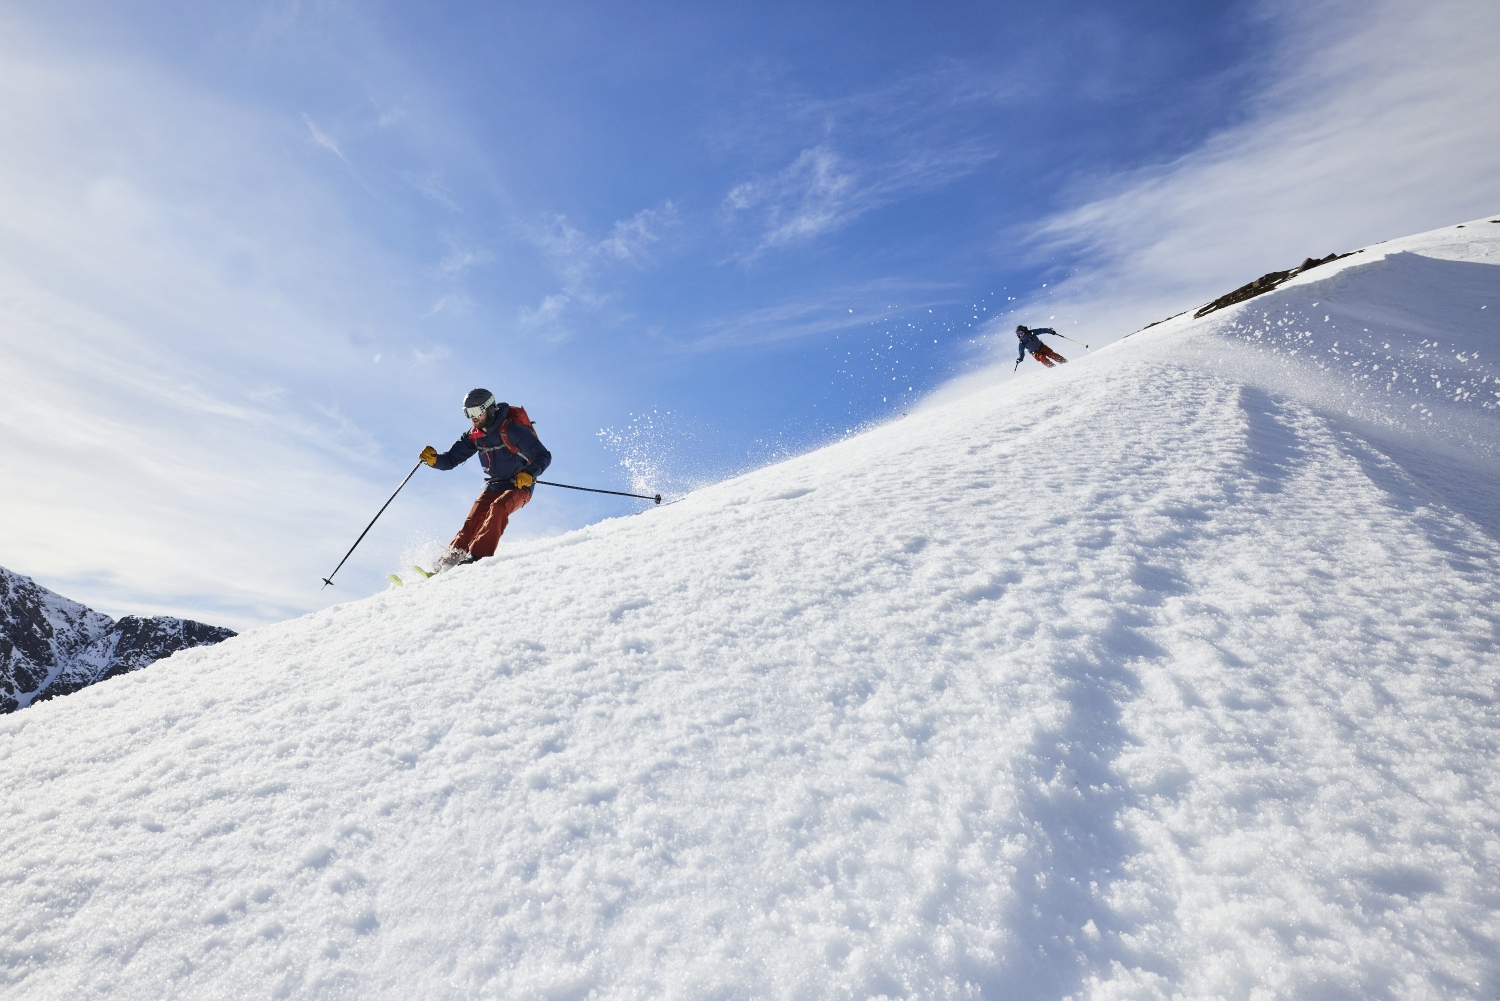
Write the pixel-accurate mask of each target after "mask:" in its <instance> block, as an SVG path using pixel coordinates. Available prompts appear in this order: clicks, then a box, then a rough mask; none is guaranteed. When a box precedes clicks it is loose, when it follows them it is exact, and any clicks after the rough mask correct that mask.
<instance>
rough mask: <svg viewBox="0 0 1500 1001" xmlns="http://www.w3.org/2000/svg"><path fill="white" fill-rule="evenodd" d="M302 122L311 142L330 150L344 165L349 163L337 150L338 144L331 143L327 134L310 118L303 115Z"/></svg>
mask: <svg viewBox="0 0 1500 1001" xmlns="http://www.w3.org/2000/svg"><path fill="white" fill-rule="evenodd" d="M302 121H303V122H305V123H307V131H308V132H309V133H310V134H311V135H312V141H313V142H315V143H317V144H318V145H319V146H322V147H323V148H324V149H327V150H332V151H333V155H334V156H336V157H338V158H339V159H340V160H343V161H344V162H345V163H348V162H349V158H348V157H347V156H345V155H344V151H343V150H341V149H339V147H338V144H337V143H335V142H334V141H333V139H332V138H331V137H330V136H329V135H328V133H326V132H324V131H323V130H322V129H320V128H318V126H317V124H316V123H315V122H314V121H313V120H312V119H311V118H309V117H308V116H307V115H303V116H302Z"/></svg>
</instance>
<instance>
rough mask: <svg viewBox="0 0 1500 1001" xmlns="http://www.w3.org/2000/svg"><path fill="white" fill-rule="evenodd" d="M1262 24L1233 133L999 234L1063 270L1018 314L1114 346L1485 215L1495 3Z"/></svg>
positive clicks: (1494, 81)
mask: <svg viewBox="0 0 1500 1001" xmlns="http://www.w3.org/2000/svg"><path fill="white" fill-rule="evenodd" d="M1262 15H1263V16H1264V17H1265V18H1266V19H1267V20H1268V21H1270V22H1271V23H1274V24H1276V25H1278V26H1279V30H1280V38H1279V43H1278V45H1277V47H1276V49H1275V50H1274V51H1273V52H1271V53H1269V54H1268V57H1267V58H1268V59H1269V60H1270V61H1271V63H1272V66H1273V69H1274V72H1272V73H1270V74H1268V79H1269V80H1271V81H1273V83H1272V84H1271V85H1270V86H1269V87H1267V89H1266V90H1265V91H1264V92H1263V93H1261V94H1260V95H1259V97H1258V99H1257V101H1256V106H1255V108H1254V113H1253V114H1252V115H1251V116H1250V117H1249V119H1248V120H1247V121H1245V122H1244V123H1243V124H1240V125H1237V126H1235V127H1233V128H1230V129H1227V130H1224V131H1222V132H1220V133H1218V134H1217V135H1214V136H1213V137H1211V138H1210V139H1209V140H1208V141H1207V142H1206V143H1204V144H1203V145H1202V146H1201V147H1200V148H1198V149H1196V150H1193V151H1192V152H1190V153H1188V154H1187V155H1185V156H1182V157H1180V158H1178V159H1176V160H1174V161H1172V162H1170V163H1165V164H1161V165H1159V166H1156V167H1152V168H1148V169H1142V170H1138V171H1135V172H1132V173H1130V174H1127V175H1124V176H1120V177H1115V178H1111V179H1109V180H1108V181H1106V182H1104V183H1103V184H1102V185H1100V186H1099V187H1096V188H1094V189H1092V190H1088V189H1081V190H1079V191H1078V192H1077V195H1078V197H1077V199H1076V202H1075V205H1076V207H1074V208H1071V209H1068V210H1066V211H1063V212H1061V213H1058V214H1055V215H1053V216H1050V217H1048V218H1046V219H1044V220H1042V221H1041V222H1040V223H1039V224H1037V225H1035V226H1033V227H1031V228H1030V229H1029V230H1028V231H1026V232H1023V233H1018V234H1008V236H1009V237H1014V238H1016V239H1017V240H1019V241H1029V243H1030V246H1031V247H1032V248H1033V250H1034V251H1035V252H1036V254H1037V256H1038V257H1039V258H1046V259H1057V258H1061V259H1065V260H1066V259H1072V260H1074V261H1077V262H1078V263H1077V265H1076V266H1074V267H1073V268H1071V269H1070V273H1069V274H1068V275H1067V276H1066V277H1065V278H1064V279H1063V280H1061V281H1058V282H1053V283H1051V287H1050V288H1049V289H1048V290H1047V292H1045V293H1042V294H1039V295H1037V296H1033V297H1031V298H1030V299H1029V300H1028V301H1026V302H1025V303H1022V304H1020V305H1021V306H1022V307H1023V308H1029V309H1030V310H1032V311H1033V312H1036V313H1042V314H1043V315H1057V316H1058V322H1059V323H1061V322H1063V319H1064V318H1066V320H1067V322H1068V323H1069V324H1073V323H1078V324H1081V325H1082V326H1083V327H1086V328H1091V329H1092V330H1094V331H1095V333H1094V337H1095V338H1096V339H1104V338H1105V337H1106V336H1108V337H1118V336H1121V335H1123V334H1126V333H1129V332H1130V331H1132V330H1135V329H1138V328H1139V327H1141V326H1142V325H1144V324H1145V323H1147V322H1150V321H1152V320H1157V319H1161V318H1162V317H1164V316H1167V315H1169V314H1171V313H1175V312H1178V311H1180V310H1182V309H1186V308H1190V307H1194V306H1197V305H1200V304H1201V303H1203V302H1206V301H1208V300H1210V299H1212V298H1214V297H1215V296H1217V295H1220V294H1222V293H1224V292H1227V291H1228V290H1230V289H1232V288H1234V287H1236V286H1238V285H1240V284H1243V283H1244V282H1246V281H1249V280H1250V279H1252V278H1255V277H1256V276H1258V275H1260V274H1263V273H1265V272H1267V271H1271V270H1275V269H1278V268H1285V267H1289V266H1291V265H1294V264H1296V263H1297V262H1299V261H1300V260H1302V258H1304V257H1306V256H1308V255H1317V256H1322V255H1323V254H1326V253H1328V252H1330V251H1334V250H1349V249H1352V248H1354V247H1358V246H1362V245H1366V244H1370V243H1374V242H1377V241H1379V240H1383V239H1386V238H1389V237H1394V236H1401V235H1405V234H1408V233H1413V232H1420V231H1422V230H1426V229H1431V228H1434V227H1436V226H1440V225H1443V224H1445V223H1452V222H1458V221H1461V220H1464V219H1469V218H1473V217H1475V216H1478V215H1481V214H1483V213H1486V212H1493V211H1495V210H1496V208H1497V207H1500V138H1497V135H1500V133H1497V131H1496V129H1495V109H1496V108H1497V107H1500V55H1497V50H1496V49H1495V46H1494V44H1493V40H1494V39H1495V38H1496V37H1500V7H1497V6H1496V5H1495V4H1493V3H1489V2H1485V0H1433V2H1430V3H1425V4H1408V3H1403V2H1400V0H1385V2H1380V3H1374V4H1371V3H1353V2H1344V3H1332V4H1321V5H1317V6H1316V7H1315V8H1308V7H1306V6H1304V5H1299V4H1295V3H1289V2H1283V0H1275V2H1268V3H1266V4H1265V5H1264V6H1263V7H1262ZM1012 347H1013V346H1012Z"/></svg>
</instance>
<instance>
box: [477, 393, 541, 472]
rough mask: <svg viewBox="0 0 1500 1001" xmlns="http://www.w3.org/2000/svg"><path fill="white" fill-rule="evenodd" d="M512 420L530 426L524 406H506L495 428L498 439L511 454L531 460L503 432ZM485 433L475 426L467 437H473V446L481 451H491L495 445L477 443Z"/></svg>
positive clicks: (526, 426)
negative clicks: (502, 416)
mask: <svg viewBox="0 0 1500 1001" xmlns="http://www.w3.org/2000/svg"><path fill="white" fill-rule="evenodd" d="M513 421H514V422H515V423H517V424H519V425H521V426H522V427H524V428H529V427H531V426H532V423H531V417H530V415H528V414H527V413H526V408H525V407H511V406H507V408H506V413H505V417H504V418H502V419H501V421H500V426H499V427H497V428H496V429H495V433H496V434H498V435H499V436H500V441H501V442H502V443H503V445H504V446H505V449H506V450H507V451H508V452H510V454H511V455H519V456H520V457H521V458H522V459H525V460H526V461H527V462H528V463H529V462H531V457H530V456H528V455H527V454H526V453H525V452H522V451H521V450H520V449H519V448H516V446H514V445H512V444H511V443H510V435H508V434H506V433H505V431H506V428H508V427H510V425H511V422H513ZM485 433H486V432H485V431H484V429H483V428H475V429H474V430H473V431H470V432H469V437H470V438H473V439H474V444H475V446H476V447H477V448H478V449H479V450H480V451H481V452H493V451H495V446H493V445H489V446H485V445H480V444H479V439H480V438H483V437H484V436H485Z"/></svg>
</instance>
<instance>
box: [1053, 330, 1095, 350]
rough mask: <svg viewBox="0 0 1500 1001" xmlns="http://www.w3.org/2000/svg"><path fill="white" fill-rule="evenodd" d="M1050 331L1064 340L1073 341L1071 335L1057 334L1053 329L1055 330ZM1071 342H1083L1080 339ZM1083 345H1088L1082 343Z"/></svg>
mask: <svg viewBox="0 0 1500 1001" xmlns="http://www.w3.org/2000/svg"><path fill="white" fill-rule="evenodd" d="M1052 333H1054V334H1056V335H1057V336H1058V337H1061V338H1062V339H1063V340H1065V341H1073V338H1071V337H1069V336H1068V335H1067V334H1059V333H1057V331H1055V330H1054V331H1052ZM1073 343H1074V344H1083V342H1082V341H1073ZM1083 346H1084V347H1085V348H1087V347H1088V345H1087V344H1083Z"/></svg>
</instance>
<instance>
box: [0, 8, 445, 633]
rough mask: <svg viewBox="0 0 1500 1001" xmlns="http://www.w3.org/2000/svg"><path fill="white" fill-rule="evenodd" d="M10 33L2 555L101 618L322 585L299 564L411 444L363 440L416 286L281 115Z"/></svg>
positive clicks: (326, 555)
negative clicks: (350, 216) (350, 215)
mask: <svg viewBox="0 0 1500 1001" xmlns="http://www.w3.org/2000/svg"><path fill="white" fill-rule="evenodd" d="M8 29H14V30H8V32H7V34H6V35H5V36H3V40H0V134H4V135H5V136H6V143H5V144H4V147H3V149H0V400H3V401H4V406H3V407H0V480H3V482H5V484H6V489H5V490H4V491H0V565H5V566H8V567H11V568H12V569H15V570H17V571H19V572H22V573H27V574H31V575H34V576H36V577H38V578H39V579H40V580H41V582H42V583H44V584H46V585H48V586H51V587H54V588H56V589H58V590H60V591H62V592H63V593H65V594H68V595H69V596H70V597H73V598H76V599H78V600H82V601H86V602H88V603H90V604H93V605H95V607H98V608H100V609H101V610H103V611H106V612H110V613H111V614H120V613H123V612H142V613H152V612H170V613H172V614H179V615H189V616H194V617H197V618H200V619H204V620H205V621H210V622H217V623H222V624H225V625H230V626H237V627H240V626H247V625H254V624H256V623H259V622H264V621H269V620H276V619H281V618H285V617H287V616H289V615H295V614H299V613H301V612H303V611H306V610H308V609H310V608H313V607H317V606H318V605H321V604H326V603H328V602H329V601H332V600H335V599H336V598H338V597H340V595H341V592H340V591H338V590H333V591H329V592H325V593H323V594H321V595H320V594H319V593H318V592H317V590H316V582H317V580H318V577H319V576H320V575H322V574H326V573H327V572H328V569H329V566H331V563H332V562H333V561H335V560H336V558H337V556H338V555H339V554H340V553H341V552H342V549H343V548H344V547H346V546H347V545H348V542H349V541H352V536H353V534H354V533H355V532H356V531H357V529H358V527H359V525H358V524H356V522H358V521H359V519H360V518H361V517H368V514H367V512H369V513H373V507H374V504H372V501H374V502H375V503H378V501H379V499H380V498H381V496H382V493H388V492H389V490H390V485H388V484H387V483H386V482H385V481H386V480H387V479H388V478H389V475H390V472H391V470H392V469H393V468H394V467H395V466H397V465H399V464H401V463H405V461H406V460H405V457H404V456H403V457H402V458H401V459H400V460H399V462H394V463H393V462H392V461H391V460H390V458H389V457H387V456H386V455H384V454H383V451H382V448H381V446H380V444H379V442H380V441H381V440H382V439H385V438H388V437H390V436H389V434H388V429H387V428H385V427H384V425H383V422H384V421H386V420H389V419H392V418H387V417H386V416H385V414H386V412H387V411H390V410H393V409H394V410H397V411H398V412H399V410H400V409H401V408H400V407H394V408H393V407H392V405H391V403H392V401H400V400H401V399H402V397H403V395H406V396H408V397H409V395H410V394H409V393H405V394H403V392H402V391H403V390H405V389H409V388H410V387H409V386H408V385H404V384H403V382H402V380H404V379H411V378H415V377H414V376H412V375H410V374H406V375H403V374H402V372H403V370H402V369H401V368H399V367H396V366H393V365H391V364H389V363H388V362H386V363H382V364H380V365H379V366H376V365H373V364H372V361H371V359H372V358H373V356H374V355H376V354H383V356H384V357H386V358H387V359H391V358H394V357H395V352H394V348H393V347H392V346H391V345H392V344H393V343H396V342H398V340H399V331H400V328H401V326H402V325H401V322H400V321H401V318H403V317H412V316H415V315H416V314H417V313H418V312H420V307H419V306H418V305H417V303H418V302H421V301H425V300H426V297H427V295H428V292H429V290H428V289H427V288H424V287H422V286H421V284H420V283H418V282H414V281H413V280H412V278H411V273H412V270H413V269H412V268H411V267H410V266H409V265H408V264H407V263H406V262H401V261H396V260H392V259H388V258H386V257H383V256H382V255H381V254H380V253H378V252H376V251H374V250H372V243H371V241H369V240H368V239H367V234H364V233H359V232H355V231H353V230H351V228H350V227H349V224H348V223H347V221H346V218H345V216H344V214H343V212H342V207H341V205H340V201H339V192H337V191H333V190H330V189H329V188H328V187H326V186H325V184H324V182H321V181H319V180H318V179H317V174H318V172H317V171H314V170H309V169H308V166H307V165H306V164H305V163H304V162H303V157H302V155H301V154H300V153H299V152H298V151H297V150H296V149H295V145H296V144H295V143H294V142H288V139H291V138H292V137H293V136H294V135H295V133H294V132H292V131H291V130H290V129H288V128H287V124H288V123H286V122H284V121H282V120H280V119H278V118H276V117H274V116H262V115H258V114H256V113H254V112H251V111H249V110H247V109H245V108H243V107H240V106H236V105H234V104H233V103H230V102H226V101H221V100H217V99H214V98H211V97H207V96H205V95H204V94H203V93H202V92H200V91H198V90H195V89H193V88H190V87H187V86H185V85H184V84H183V83H182V82H181V81H179V80H176V79H173V78H171V77H170V76H168V75H165V74H163V73H161V72H159V71H157V70H154V69H152V68H150V67H148V66H146V65H143V64H140V63H136V62H132V61H130V60H129V59H126V58H123V57H121V56H119V55H118V54H107V55H106V54H101V53H78V52H68V53H60V52H55V51H50V50H49V48H48V45H47V40H46V38H44V37H40V36H38V35H36V34H33V33H30V32H28V31H27V30H26V29H25V28H24V26H17V25H9V26H8ZM309 129H310V130H311V129H313V126H311V124H310V123H309ZM370 397H375V398H377V399H379V400H380V405H378V406H371V405H369V398H370ZM408 412H409V409H408ZM413 460H414V457H413ZM403 472H404V470H403ZM425 513H426V509H425V508H424V506H423V503H422V501H421V499H420V495H419V496H414V497H413V498H411V500H410V502H409V503H408V505H407V506H405V507H404V508H403V510H401V511H399V512H398V511H394V510H393V511H392V512H390V514H388V516H387V517H391V516H392V515H393V516H394V517H391V522H390V524H389V526H388V530H390V531H393V532H400V531H402V530H403V528H404V529H405V530H408V531H410V530H411V526H412V525H413V524H414V523H415V522H416V521H418V520H420V519H421V518H422V517H423V515H424V514H425ZM434 520H436V519H434ZM447 520H448V518H447V517H444V518H443V519H442V521H443V523H446V521H447ZM355 562H358V557H357V558H356V560H355V561H351V563H355ZM346 572H347V571H346ZM342 596H343V597H348V596H349V595H348V594H343V595H342Z"/></svg>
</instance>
